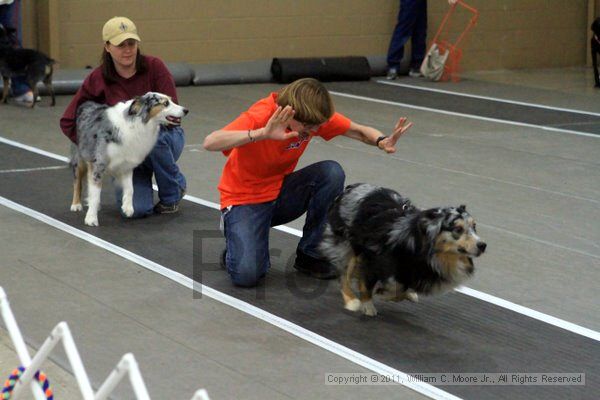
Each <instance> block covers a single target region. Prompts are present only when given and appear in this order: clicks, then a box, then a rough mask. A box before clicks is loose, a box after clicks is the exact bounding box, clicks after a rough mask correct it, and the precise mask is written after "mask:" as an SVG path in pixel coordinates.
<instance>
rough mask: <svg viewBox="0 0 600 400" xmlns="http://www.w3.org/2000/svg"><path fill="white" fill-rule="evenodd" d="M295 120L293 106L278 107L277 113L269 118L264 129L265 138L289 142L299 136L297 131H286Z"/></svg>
mask: <svg viewBox="0 0 600 400" xmlns="http://www.w3.org/2000/svg"><path fill="white" fill-rule="evenodd" d="M293 118H294V110H293V109H292V107H291V106H285V108H283V109H282V108H281V106H279V107H277V110H275V113H274V114H273V115H272V116H271V118H269V122H267V126H265V127H264V128H263V129H264V131H263V137H264V138H265V139H273V140H287V139H291V138H293V137H297V136H298V134H299V133H298V132H297V131H292V132H286V129H287V128H288V127H289V126H290V122H291V120H292V119H293Z"/></svg>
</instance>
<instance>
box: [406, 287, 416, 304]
mask: <svg viewBox="0 0 600 400" xmlns="http://www.w3.org/2000/svg"><path fill="white" fill-rule="evenodd" d="M404 297H405V298H406V300H408V301H412V302H413V303H418V302H419V295H418V294H417V292H415V291H414V290H407V291H406V292H404Z"/></svg>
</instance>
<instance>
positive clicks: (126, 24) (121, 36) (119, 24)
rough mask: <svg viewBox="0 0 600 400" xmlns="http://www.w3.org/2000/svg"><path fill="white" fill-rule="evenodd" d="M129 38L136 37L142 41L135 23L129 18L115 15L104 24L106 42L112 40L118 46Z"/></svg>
mask: <svg viewBox="0 0 600 400" xmlns="http://www.w3.org/2000/svg"><path fill="white" fill-rule="evenodd" d="M127 39H135V40H137V41H138V42H141V41H142V40H141V39H140V37H139V36H138V34H137V28H136V27H135V24H134V23H133V21H132V20H130V19H129V18H126V17H113V18H111V19H109V20H108V21H107V22H106V23H105V24H104V28H102V40H103V41H104V43H106V42H110V43H111V44H113V45H115V46H118V45H120V44H121V43H122V42H123V41H124V40H127Z"/></svg>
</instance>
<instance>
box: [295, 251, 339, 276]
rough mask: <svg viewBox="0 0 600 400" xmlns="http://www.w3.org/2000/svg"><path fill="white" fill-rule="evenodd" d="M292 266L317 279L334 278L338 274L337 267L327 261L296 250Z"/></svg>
mask: <svg viewBox="0 0 600 400" xmlns="http://www.w3.org/2000/svg"><path fill="white" fill-rule="evenodd" d="M294 268H296V269H297V270H298V271H300V272H303V273H305V274H308V275H310V276H312V277H313V278H317V279H334V278H337V277H338V276H339V273H338V270H337V268H336V267H335V266H334V265H333V264H331V263H330V262H329V261H327V260H324V259H321V258H315V257H311V256H309V255H308V254H304V253H302V252H301V251H300V250H296V262H295V263H294Z"/></svg>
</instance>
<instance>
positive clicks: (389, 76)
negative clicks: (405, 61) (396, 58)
mask: <svg viewBox="0 0 600 400" xmlns="http://www.w3.org/2000/svg"><path fill="white" fill-rule="evenodd" d="M397 77H398V70H397V69H396V68H390V69H388V72H387V76H386V77H385V79H387V80H389V81H393V80H394V79H396V78H397Z"/></svg>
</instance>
